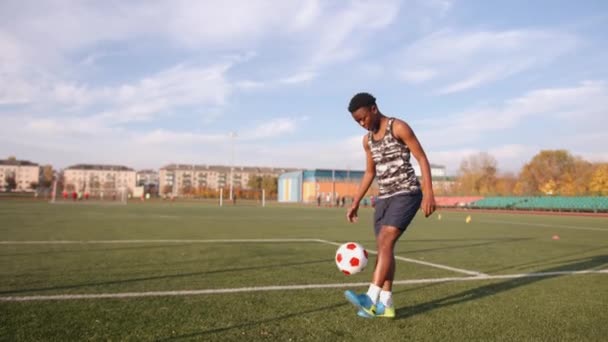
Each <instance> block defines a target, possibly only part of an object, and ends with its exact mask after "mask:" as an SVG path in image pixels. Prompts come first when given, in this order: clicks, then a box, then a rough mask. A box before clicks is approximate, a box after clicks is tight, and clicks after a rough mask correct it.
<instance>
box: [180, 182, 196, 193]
mask: <svg viewBox="0 0 608 342" xmlns="http://www.w3.org/2000/svg"><path fill="white" fill-rule="evenodd" d="M193 193H194V188H193V187H192V185H190V184H186V185H184V186H183V187H182V194H184V195H191V194H193Z"/></svg>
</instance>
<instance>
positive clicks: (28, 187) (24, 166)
mask: <svg viewBox="0 0 608 342" xmlns="http://www.w3.org/2000/svg"><path fill="white" fill-rule="evenodd" d="M8 179H14V181H15V188H14V190H13V191H26V192H33V191H35V186H34V187H32V184H36V186H37V185H38V184H39V183H40V165H38V164H36V163H32V162H30V161H27V160H16V159H12V158H11V159H3V160H0V190H3V191H7V186H8V185H9V183H8V182H7V180H8Z"/></svg>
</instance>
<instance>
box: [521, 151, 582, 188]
mask: <svg viewBox="0 0 608 342" xmlns="http://www.w3.org/2000/svg"><path fill="white" fill-rule="evenodd" d="M589 171H590V165H589V163H588V162H586V161H584V160H582V159H580V158H577V157H574V156H572V155H571V154H570V152H568V151H566V150H545V151H541V152H540V153H538V154H537V155H535V156H534V157H533V158H532V160H531V161H530V162H529V163H527V164H526V165H524V167H523V168H522V171H521V173H520V175H519V182H518V184H517V186H516V190H517V192H518V193H519V194H542V195H557V194H560V195H575V194H581V193H585V192H586V188H587V184H588V182H586V181H585V179H586V178H587V179H588V177H590V174H589Z"/></svg>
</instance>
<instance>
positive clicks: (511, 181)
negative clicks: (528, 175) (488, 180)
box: [496, 173, 517, 196]
mask: <svg viewBox="0 0 608 342" xmlns="http://www.w3.org/2000/svg"><path fill="white" fill-rule="evenodd" d="M516 184H517V177H516V176H515V175H513V174H511V173H507V174H504V175H502V176H499V177H498V178H497V179H496V195H500V196H509V195H513V194H514V193H515V186H516Z"/></svg>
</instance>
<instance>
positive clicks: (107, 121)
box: [0, 0, 608, 174]
mask: <svg viewBox="0 0 608 342" xmlns="http://www.w3.org/2000/svg"><path fill="white" fill-rule="evenodd" d="M607 41H608V3H607V2H605V1H579V2H573V1H534V2H530V1H504V2H502V3H501V4H499V3H498V2H496V1H457V0H454V1H451V0H411V1H398V0H380V1H316V0H305V1H284V0H265V1H262V0H252V1H245V0H240V1H238V0H223V1H180V0H173V1H98V2H94V1H60V0H57V1H12V0H9V1H2V2H0V118H1V119H2V121H1V123H2V124H1V125H0V157H2V158H6V157H7V156H9V155H15V156H17V157H18V158H19V159H28V160H31V161H34V162H38V163H41V164H46V163H50V164H53V165H54V166H55V167H57V168H62V167H66V166H69V165H71V164H75V163H111V164H123V165H127V166H130V167H133V168H136V169H141V168H159V167H161V166H163V165H166V164H168V163H185V164H191V163H194V164H230V163H231V159H232V157H231V156H232V155H234V159H235V161H234V162H235V164H237V165H247V166H283V167H302V168H344V169H346V168H350V169H362V168H363V167H364V156H363V150H362V146H361V136H362V135H363V134H365V132H364V131H363V130H362V129H361V128H360V127H359V126H358V125H357V124H356V123H355V122H354V121H353V120H352V119H351V117H350V114H349V113H348V112H347V111H346V107H347V104H348V101H349V99H350V97H351V96H352V95H353V94H354V93H356V92H359V91H368V92H371V93H373V94H374V95H375V96H376V97H377V99H378V105H379V108H380V109H381V111H382V112H383V113H385V114H386V115H389V116H396V117H399V118H401V119H403V120H405V121H407V122H408V123H409V124H410V125H411V126H412V128H413V129H414V131H415V132H416V134H417V135H418V137H419V139H420V141H421V143H422V145H423V147H424V148H425V150H426V152H427V155H428V157H429V160H430V161H431V162H432V163H434V164H441V165H445V166H446V167H447V169H448V172H449V173H451V174H454V173H456V171H457V169H458V167H459V165H460V161H461V160H462V159H463V158H465V157H467V156H469V155H471V154H474V153H477V152H481V151H484V152H488V153H490V154H491V155H493V156H494V157H495V158H496V159H497V161H498V167H499V169H500V170H502V171H512V172H517V171H519V170H520V168H521V166H522V165H523V164H524V163H525V162H527V161H529V160H530V158H531V157H532V156H533V155H534V154H536V153H537V152H538V151H539V150H541V149H568V150H569V151H571V152H572V153H573V154H575V155H578V156H581V157H583V158H585V159H587V160H590V161H604V162H606V161H608V150H607V148H606V146H608V130H607V127H608V66H607V63H606V61H608V44H607V43H606V42H607ZM230 132H236V138H235V139H234V140H232V139H231V138H230ZM232 151H234V153H232Z"/></svg>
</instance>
